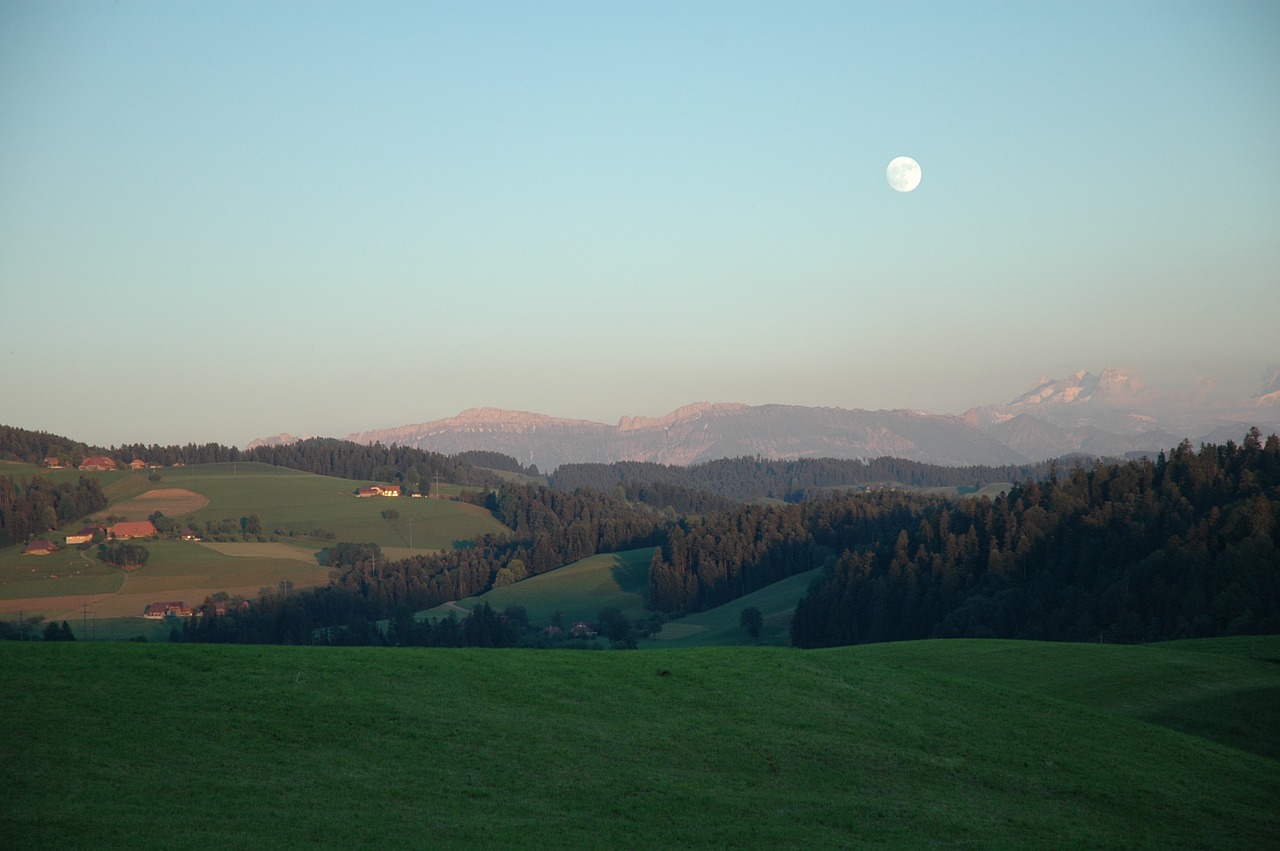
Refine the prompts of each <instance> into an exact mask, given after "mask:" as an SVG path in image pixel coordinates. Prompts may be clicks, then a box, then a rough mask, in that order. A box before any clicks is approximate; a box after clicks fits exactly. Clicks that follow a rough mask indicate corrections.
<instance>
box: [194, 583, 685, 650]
mask: <svg viewBox="0 0 1280 851" xmlns="http://www.w3.org/2000/svg"><path fill="white" fill-rule="evenodd" d="M286 585H287V583H286ZM290 590H291V589H288V588H286V587H280V588H273V589H263V592H262V594H261V596H260V599H259V600H258V601H256V602H253V603H251V602H249V601H246V600H244V599H243V598H239V597H237V598H229V597H228V596H227V595H226V594H225V593H223V594H215V595H213V596H212V597H210V598H208V599H206V600H205V601H204V603H203V604H202V605H201V606H199V607H197V610H196V614H195V616H194V617H190V618H185V619H184V620H183V622H182V624H181V625H180V626H175V627H174V628H173V629H172V630H171V631H170V634H169V640H170V641H173V642H180V643H197V644H245V643H250V644H254V643H271V644H312V645H328V646H342V647H350V646H380V647H527V648H539V649H546V650H561V649H564V650H598V649H600V647H601V645H600V643H599V642H597V641H596V640H594V638H593V636H594V635H596V634H599V635H601V636H603V637H604V638H606V639H608V640H609V642H610V646H612V647H613V648H615V649H634V648H635V647H636V644H637V641H638V640H639V639H640V638H644V637H647V636H650V635H653V634H655V633H657V632H658V631H660V630H661V629H662V621H663V619H662V618H660V617H657V616H654V617H650V618H642V619H638V620H637V619H632V618H628V617H626V616H625V615H623V613H622V612H621V611H619V610H618V609H616V608H612V607H609V608H605V609H602V610H601V611H600V614H599V616H598V617H597V620H596V622H595V623H594V624H591V625H590V631H589V632H585V631H584V632H582V633H578V634H575V633H574V632H573V631H572V630H571V629H570V628H569V627H568V626H567V625H566V624H565V622H564V618H563V616H562V615H561V614H560V612H558V611H557V612H556V613H555V614H554V615H553V616H552V618H551V621H550V622H549V623H547V624H535V623H533V622H531V621H530V619H529V615H528V612H527V611H526V610H525V608H524V607H523V606H509V607H507V608H506V609H504V610H503V611H501V612H499V611H497V610H496V609H494V608H493V607H492V606H490V605H489V604H488V603H485V604H482V605H480V606H478V607H476V608H474V609H472V610H471V611H470V612H468V613H467V615H466V616H465V617H464V618H462V619H461V620H459V619H458V618H457V617H456V616H455V615H453V614H450V615H448V616H447V617H444V618H435V619H432V618H427V619H424V620H418V619H416V618H415V617H414V616H413V612H412V610H411V609H409V608H408V607H407V606H404V605H401V606H398V607H397V608H396V610H395V611H394V612H393V613H392V614H391V615H390V617H388V618H383V619H378V618H374V617H372V616H371V615H372V608H371V607H370V606H369V605H368V601H365V600H361V599H360V598H358V597H357V596H356V595H351V594H348V593H346V592H341V591H339V592H336V593H335V592H333V591H331V590H322V591H320V593H318V594H315V595H310V596H309V595H306V594H303V595H293V594H291V593H290ZM321 601H324V602H325V603H326V604H327V605H328V606H329V607H330V611H329V612H325V611H322V610H321V609H320V608H318V607H317V606H316V604H318V603H320V602H321ZM338 612H341V614H340V616H339V617H337V618H331V617H329V616H331V615H333V614H337V613H338ZM326 619H331V620H333V621H334V622H333V623H327V624H321V623H319V621H323V620H326ZM380 620H381V621H385V622H386V628H385V629H384V628H383V627H382V626H381V625H380V622H379V621H380Z"/></svg>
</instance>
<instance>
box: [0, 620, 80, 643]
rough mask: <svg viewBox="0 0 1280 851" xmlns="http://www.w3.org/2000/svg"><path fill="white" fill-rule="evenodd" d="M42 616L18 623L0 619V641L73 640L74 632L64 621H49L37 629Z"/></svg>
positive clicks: (74, 637)
mask: <svg viewBox="0 0 1280 851" xmlns="http://www.w3.org/2000/svg"><path fill="white" fill-rule="evenodd" d="M41 623H44V618H43V617H42V616H40V615H36V616H34V617H31V618H26V619H24V620H21V621H19V622H18V623H12V622H10V621H0V641H37V640H39V641H75V640H76V636H75V633H73V632H72V631H71V627H70V626H69V625H68V624H67V622H66V621H63V622H62V623H61V624H59V623H56V622H55V621H49V622H48V623H47V624H45V625H44V629H43V630H41V629H39V626H40V624H41Z"/></svg>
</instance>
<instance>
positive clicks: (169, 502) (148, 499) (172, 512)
mask: <svg viewBox="0 0 1280 851" xmlns="http://www.w3.org/2000/svg"><path fill="white" fill-rule="evenodd" d="M208 504H209V499H208V497H205V496H202V495H201V494H198V493H196V492H195V491H189V490H187V489H185V488H154V489H153V490H149V491H146V492H145V493H141V494H138V495H137V496H135V497H132V498H130V499H126V500H124V501H123V502H118V503H116V504H115V505H113V506H111V508H110V509H108V511H107V512H103V514H106V513H110V514H115V515H122V514H123V515H125V516H132V515H134V514H137V515H140V516H141V517H149V516H150V515H152V514H154V513H155V512H157V511H159V512H160V513H162V514H164V515H165V516H166V517H177V516H179V515H182V514H190V513H191V512H192V511H199V510H200V509H201V508H204V507H205V506H206V505H208Z"/></svg>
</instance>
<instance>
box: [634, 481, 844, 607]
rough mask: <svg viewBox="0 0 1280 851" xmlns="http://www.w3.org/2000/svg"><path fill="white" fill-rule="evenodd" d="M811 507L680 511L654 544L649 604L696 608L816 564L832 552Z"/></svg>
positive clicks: (780, 506)
mask: <svg viewBox="0 0 1280 851" xmlns="http://www.w3.org/2000/svg"><path fill="white" fill-rule="evenodd" d="M850 498H851V499H852V497H850ZM811 514H812V512H811V511H810V510H808V509H807V508H806V507H805V506H801V505H747V506H741V507H738V508H736V509H733V510H731V511H722V512H717V513H715V514H712V515H710V516H708V517H706V518H699V517H687V518H685V519H684V520H683V521H681V522H680V523H677V524H675V525H673V526H672V528H671V529H669V530H668V532H667V536H666V541H665V542H664V543H663V544H662V545H661V546H660V547H659V548H658V549H657V550H655V551H654V554H653V559H652V561H651V562H650V564H649V602H650V604H651V605H653V606H654V607H655V608H656V609H658V610H659V611H662V612H668V613H672V614H674V613H678V612H696V611H702V610H703V609H710V608H714V607H716V606H719V605H723V604H724V603H728V602H730V601H732V600H736V599H737V598H739V597H742V596H744V595H746V594H750V593H751V592H752V591H756V590H759V589H761V588H764V587H765V586H766V585H772V584H773V583H774V582H778V581H780V580H783V579H786V578H787V577H788V576H793V575H795V574H797V573H803V572H805V571H807V570H812V569H814V568H816V567H821V566H822V565H823V564H824V563H826V561H827V560H828V559H829V558H830V557H831V554H832V553H831V549H830V547H829V546H824V545H823V544H822V543H820V542H819V541H818V539H817V538H816V537H815V535H814V533H813V532H812V531H811V529H810V521H811V517H809V516H808V515H811Z"/></svg>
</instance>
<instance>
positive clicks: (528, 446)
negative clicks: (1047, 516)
mask: <svg viewBox="0 0 1280 851" xmlns="http://www.w3.org/2000/svg"><path fill="white" fill-rule="evenodd" d="M1255 425H1256V426H1258V427H1259V428H1261V429H1263V430H1264V431H1265V432H1267V433H1270V432H1271V431H1277V430H1280V370H1276V372H1275V373H1274V374H1273V375H1271V376H1270V377H1269V378H1268V380H1267V381H1266V382H1264V385H1263V387H1262V388H1261V389H1260V390H1259V392H1258V393H1257V394H1255V395H1254V396H1251V397H1250V398H1248V399H1245V400H1241V401H1240V402H1238V403H1236V404H1234V405H1230V406H1220V407H1216V408H1212V409H1210V408H1205V407H1197V406H1194V405H1189V404H1186V403H1185V402H1178V401H1176V400H1171V399H1169V398H1166V397H1162V396H1161V395H1160V394H1157V393H1155V392H1152V391H1149V390H1148V389H1147V388H1146V387H1145V385H1144V384H1143V382H1142V381H1141V380H1140V379H1138V378H1136V377H1135V376H1133V375H1131V374H1129V373H1127V372H1125V371H1123V370H1120V369H1115V368H1111V367H1108V368H1106V369H1103V370H1102V371H1101V372H1100V373H1099V374H1097V375H1094V374H1093V373H1090V372H1086V371H1083V370H1082V371H1080V372H1076V373H1073V374H1072V375H1068V376H1066V377H1065V378H1058V379H1052V378H1048V377H1044V378H1041V379H1039V380H1038V381H1037V382H1035V383H1034V384H1033V385H1032V386H1031V387H1030V388H1029V389H1028V390H1027V391H1026V392H1024V393H1022V394H1020V395H1018V396H1016V397H1015V398H1014V399H1013V400H1012V401H1010V402H1009V403H1007V404H1005V405H987V406H981V407H975V408H971V409H970V410H968V411H966V412H965V413H964V414H962V415H960V416H953V415H947V414H933V413H928V412H924V411H908V410H893V411H884V410H881V411H866V410H848V409H843V408H819V407H804V406H798V405H742V404H732V403H707V402H703V403H698V404H693V405H687V406H685V407H683V408H679V409H677V410H675V411H672V412H671V413H669V414H666V415H665V416H661V417H643V416H636V417H623V418H622V419H620V420H619V421H618V422H617V423H616V424H615V425H608V424H606V423H599V422H593V421H590V420H575V419H564V418H560V417H553V416H548V415H546V414H538V413H530V412H526V411H510V410H504V409H500V408H472V409H469V410H466V411H463V412H462V413H460V414H458V415H457V416H455V417H448V418H446V419H440V420H433V421H431V422H425V423H418V424H415V425H403V426H399V427H395V428H386V429H374V430H370V431H364V432H357V433H354V434H351V435H348V436H347V439H349V440H352V441H355V442H357V443H375V442H380V443H384V444H393V443H394V444H400V445H402V446H414V447H417V448H420V449H426V450H430V451H433V452H440V453H443V454H446V455H454V454H457V453H459V452H464V451H468V450H487V451H493V452H501V453H503V454H505V455H509V456H511V457H513V458H515V459H517V460H518V461H520V462H521V463H523V464H526V465H530V464H532V465H536V466H537V467H538V468H539V469H541V470H542V471H544V472H547V471H551V470H554V469H555V468H556V467H559V466H560V465H562V464H570V463H581V462H598V463H612V462H615V461H652V462H657V463H661V464H676V465H688V464H696V463H699V462H704V461H712V460H715V459H718V458H732V457H741V456H756V455H758V456H761V457H766V458H778V459H792V458H876V457H882V456H892V457H897V458H906V459H909V460H913V461H920V462H924V463H932V464H945V465H954V466H968V465H1002V464H1022V463H1027V462H1032V461H1040V460H1044V459H1047V458H1057V457H1061V456H1064V455H1070V454H1074V453H1079V454H1085V455H1090V456H1109V457H1115V456H1124V455H1126V454H1130V453H1155V452H1158V451H1161V450H1164V451H1168V450H1169V449H1171V448H1172V447H1174V446H1176V445H1177V444H1178V443H1179V442H1180V441H1182V440H1183V439H1189V440H1191V441H1192V442H1193V443H1199V442H1200V441H1207V442H1215V443H1224V442H1225V441H1227V440H1235V441H1240V440H1241V439H1242V438H1243V436H1244V434H1245V433H1246V432H1247V431H1248V429H1249V428H1250V427H1251V426H1255ZM296 439H298V438H296V437H294V436H293V435H289V434H280V435H275V436H273V437H270V438H262V439H259V440H255V441H253V442H252V443H250V447H253V446H256V445H260V444H271V443H289V442H292V441H294V440H296Z"/></svg>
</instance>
